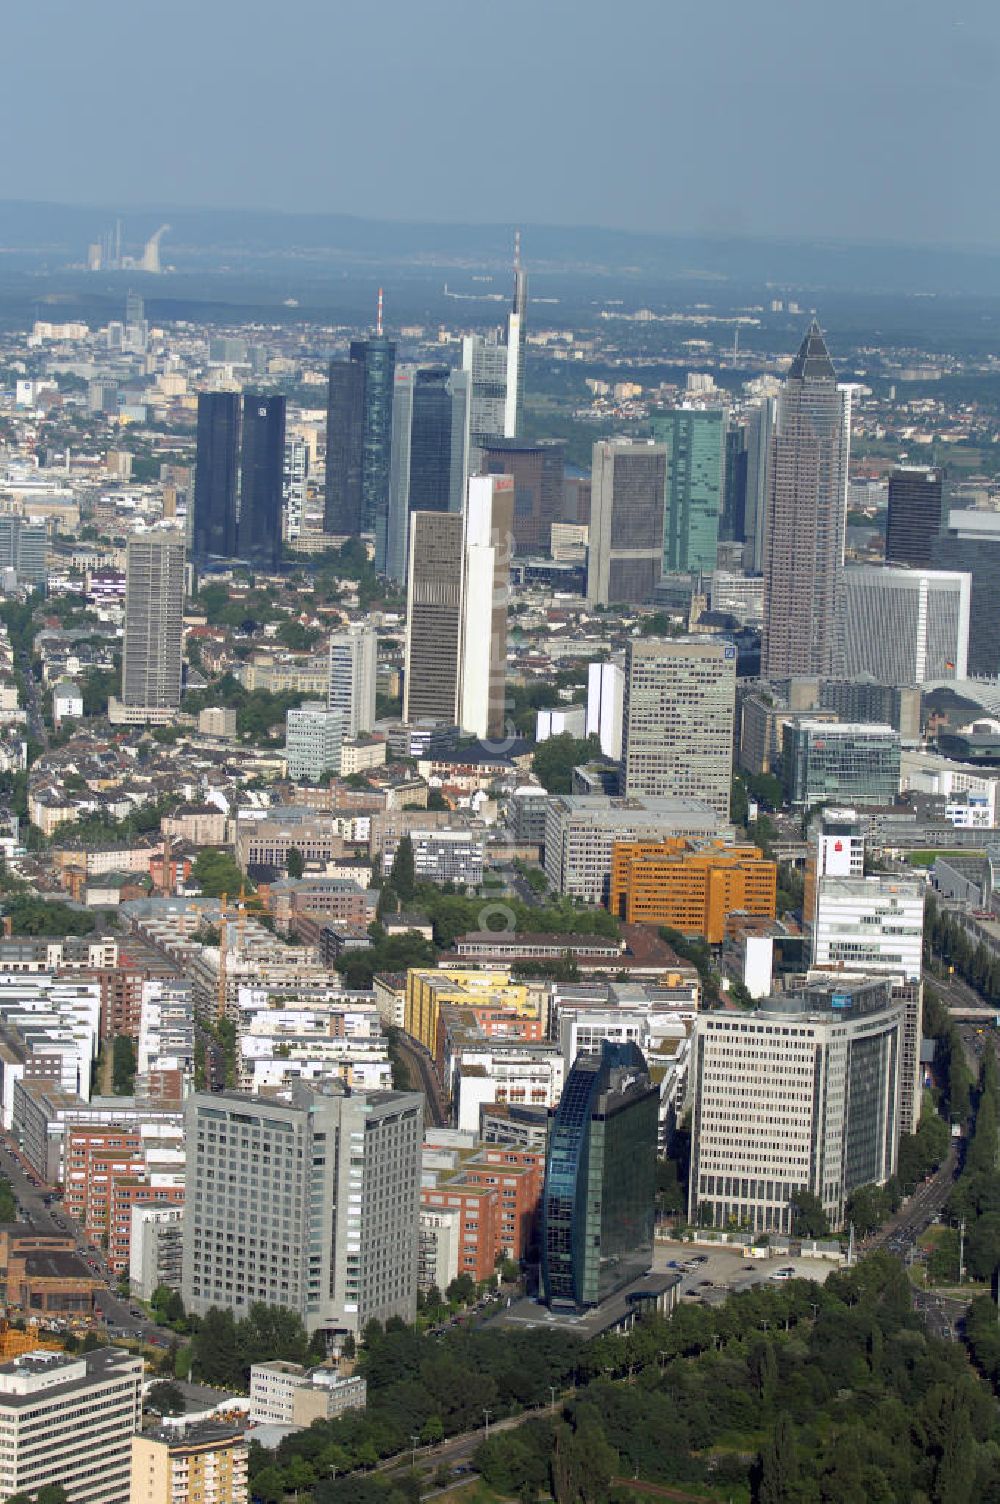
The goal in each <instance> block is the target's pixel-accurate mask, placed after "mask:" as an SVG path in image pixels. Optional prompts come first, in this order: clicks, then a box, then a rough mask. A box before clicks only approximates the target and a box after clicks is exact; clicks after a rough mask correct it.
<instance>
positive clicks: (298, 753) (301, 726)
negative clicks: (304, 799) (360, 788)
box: [285, 700, 344, 783]
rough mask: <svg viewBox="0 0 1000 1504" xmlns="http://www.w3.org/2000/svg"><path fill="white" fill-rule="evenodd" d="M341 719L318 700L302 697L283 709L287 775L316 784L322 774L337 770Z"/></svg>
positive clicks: (342, 731) (342, 722) (338, 768)
mask: <svg viewBox="0 0 1000 1504" xmlns="http://www.w3.org/2000/svg"><path fill="white" fill-rule="evenodd" d="M343 741H344V718H343V716H342V715H341V713H340V711H339V710H328V709H327V707H326V706H325V705H324V704H323V701H322V700H306V701H305V702H304V704H302V705H299V706H297V707H293V708H292V709H290V710H287V711H286V712H285V757H286V759H287V762H288V776H289V778H293V779H296V778H302V779H305V780H306V782H308V783H319V781H320V779H321V778H322V777H323V774H324V773H339V772H340V748H341V746H342V744H343Z"/></svg>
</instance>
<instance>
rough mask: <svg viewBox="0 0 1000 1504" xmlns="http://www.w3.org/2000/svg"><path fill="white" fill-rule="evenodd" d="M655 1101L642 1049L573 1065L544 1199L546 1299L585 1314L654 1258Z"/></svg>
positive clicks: (591, 1056) (553, 1118) (556, 1118)
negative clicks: (590, 1307) (585, 1311)
mask: <svg viewBox="0 0 1000 1504" xmlns="http://www.w3.org/2000/svg"><path fill="white" fill-rule="evenodd" d="M658 1101H659V1091H658V1089H657V1087H656V1086H654V1084H653V1082H652V1080H651V1079H650V1075H649V1070H648V1068H647V1065H646V1061H645V1059H644V1057H643V1054H642V1051H641V1050H640V1049H639V1047H638V1045H635V1044H632V1043H628V1044H612V1043H611V1042H610V1041H608V1040H604V1041H602V1045H601V1051H600V1053H599V1054H598V1053H596V1052H590V1051H587V1052H585V1053H583V1054H580V1055H578V1056H577V1057H576V1061H575V1063H574V1065H573V1069H572V1070H571V1071H570V1073H569V1076H568V1077H567V1078H566V1084H565V1085H564V1087H563V1091H562V1096H561V1097H560V1099H559V1105H558V1107H556V1108H554V1109H552V1110H551V1112H550V1114H549V1119H550V1127H549V1139H548V1147H547V1149H546V1155H545V1186H544V1190H543V1192H542V1293H543V1298H544V1299H545V1301H546V1302H547V1303H548V1304H549V1305H550V1306H554V1307H564V1308H575V1309H578V1310H585V1309H586V1308H587V1307H589V1306H595V1305H598V1304H599V1303H600V1302H601V1301H602V1300H606V1299H607V1297H608V1296H609V1295H613V1294H614V1292H615V1291H616V1290H620V1289H621V1288H622V1286H623V1285H627V1284H629V1283H630V1282H631V1281H632V1280H635V1279H639V1278H641V1276H642V1275H643V1274H645V1273H646V1271H647V1270H648V1269H649V1267H650V1264H651V1263H652V1258H653V1211H654V1202H655V1198H656V1140H657V1127H658Z"/></svg>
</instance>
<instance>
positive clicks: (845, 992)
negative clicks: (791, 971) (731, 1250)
mask: <svg viewBox="0 0 1000 1504" xmlns="http://www.w3.org/2000/svg"><path fill="white" fill-rule="evenodd" d="M902 1032H903V1007H902V1005H901V1004H900V1003H897V1002H895V1001H894V1000H893V999H892V997H891V994H890V988H889V983H888V981H887V980H885V981H883V980H877V979H873V978H868V977H845V978H843V979H840V978H837V979H836V980H826V981H824V982H821V983H816V982H812V983H810V984H809V985H807V987H806V988H805V989H804V990H803V991H802V992H800V993H787V994H783V995H782V996H780V997H776V998H770V999H768V1000H767V1001H765V1002H764V1003H763V1004H762V1005H761V1007H760V1008H759V1009H757V1010H756V1011H755V1012H753V1013H702V1014H699V1016H698V1018H697V1019H696V1021H695V1026H694V1034H693V1051H692V1060H691V1068H690V1072H689V1077H688V1079H689V1082H690V1083H691V1091H692V1096H693V1115H692V1132H691V1174H690V1191H689V1208H688V1214H689V1217H690V1220H691V1221H692V1222H693V1223H697V1222H699V1221H704V1220H708V1221H709V1223H710V1225H712V1226H713V1227H727V1226H729V1225H730V1224H731V1223H733V1222H735V1223H737V1224H738V1225H741V1226H749V1227H750V1228H751V1229H752V1230H753V1231H754V1232H756V1233H759V1232H794V1231H795V1227H794V1215H793V1209H792V1206H791V1202H792V1200H793V1198H794V1197H795V1194H796V1192H798V1191H802V1190H805V1191H809V1192H811V1193H812V1194H813V1195H814V1196H816V1197H817V1198H818V1199H819V1201H820V1203H821V1204H822V1207H823V1210H824V1211H825V1212H826V1215H827V1217H828V1218H829V1220H830V1223H831V1225H832V1226H833V1227H840V1226H841V1225H842V1223H843V1220H844V1205H845V1202H846V1200H847V1198H848V1196H850V1194H851V1192H852V1191H854V1190H856V1189H857V1188H858V1187H859V1186H862V1185H883V1184H884V1183H885V1182H886V1181H887V1180H888V1179H889V1177H890V1176H891V1175H893V1174H894V1173H895V1169H896V1158H897V1152H898V1147H899V1134H900V1059H901V1042H902Z"/></svg>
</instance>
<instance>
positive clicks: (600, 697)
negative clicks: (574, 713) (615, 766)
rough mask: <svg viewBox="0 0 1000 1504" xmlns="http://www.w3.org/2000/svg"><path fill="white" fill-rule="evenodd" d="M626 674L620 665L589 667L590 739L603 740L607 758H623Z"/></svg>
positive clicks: (616, 760) (588, 705)
mask: <svg viewBox="0 0 1000 1504" xmlns="http://www.w3.org/2000/svg"><path fill="white" fill-rule="evenodd" d="M624 703H625V674H624V672H623V670H622V669H621V668H620V666H619V665H618V664H617V663H590V664H588V665H587V723H586V724H587V735H588V736H596V737H599V738H600V742H601V751H602V752H603V753H604V755H605V757H610V758H611V759H612V760H613V761H614V762H618V761H619V759H620V758H621V755H622V709H623V706H624Z"/></svg>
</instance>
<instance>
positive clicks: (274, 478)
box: [238, 392, 285, 569]
mask: <svg viewBox="0 0 1000 1504" xmlns="http://www.w3.org/2000/svg"><path fill="white" fill-rule="evenodd" d="M284 467H285V399H284V397H266V396H264V395H263V394H262V393H260V392H247V393H246V395H245V396H244V398H243V451H242V462H241V466H240V522H239V532H238V537H239V553H240V557H241V558H242V559H246V560H247V562H248V563H250V564H253V565H255V566H256V567H257V568H258V569H276V568H277V566H278V563H279V561H280V559H281V493H282V483H283V479H284Z"/></svg>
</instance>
